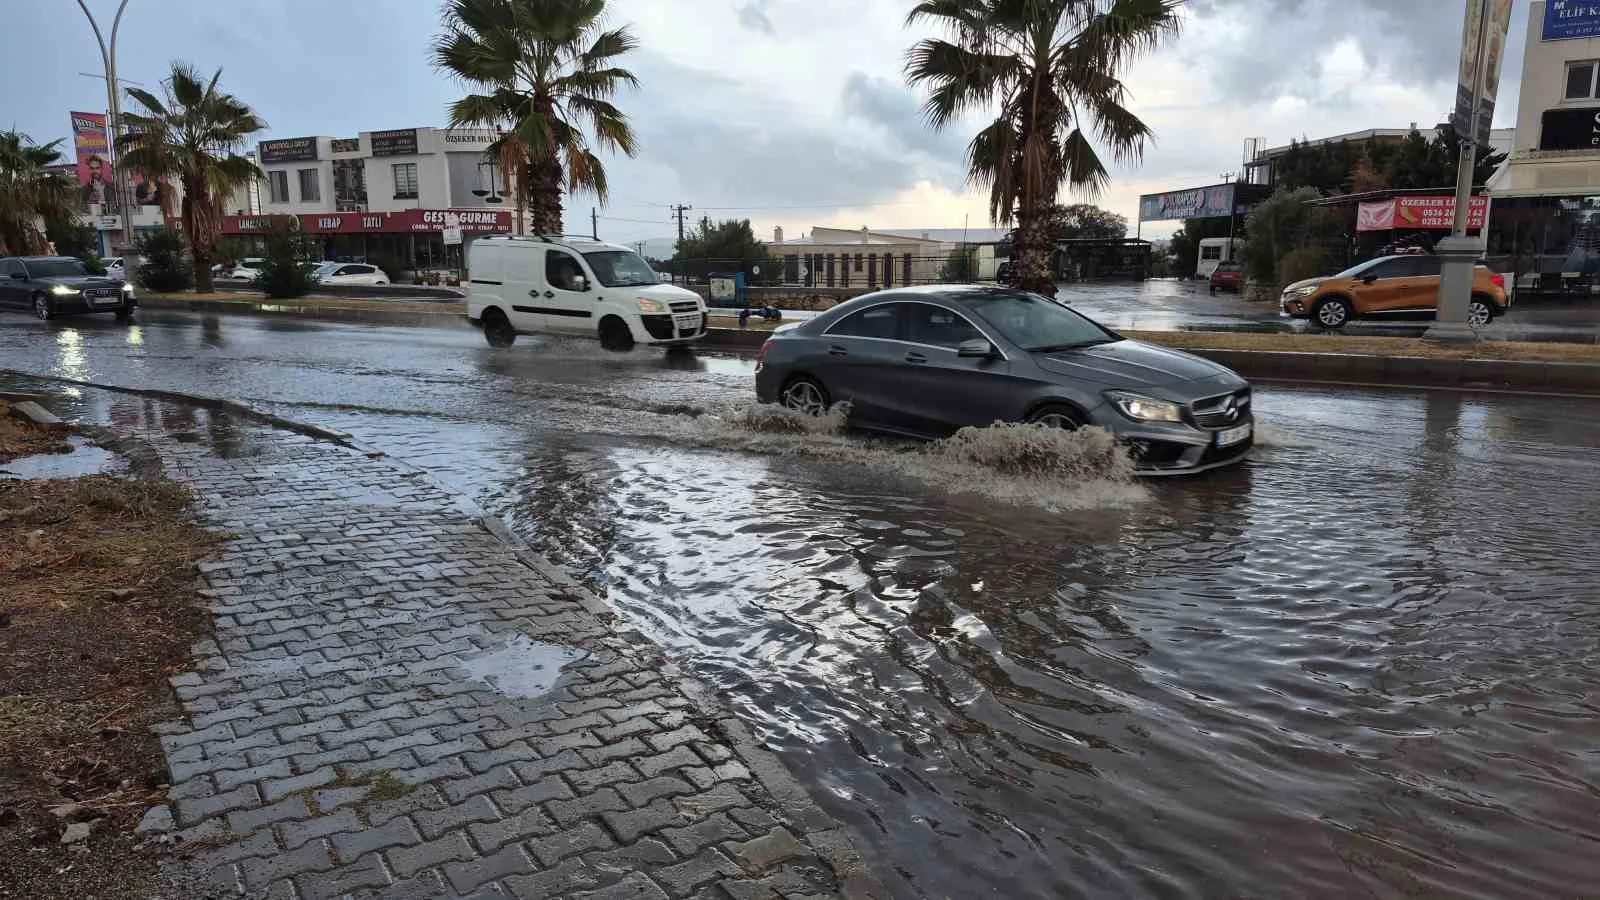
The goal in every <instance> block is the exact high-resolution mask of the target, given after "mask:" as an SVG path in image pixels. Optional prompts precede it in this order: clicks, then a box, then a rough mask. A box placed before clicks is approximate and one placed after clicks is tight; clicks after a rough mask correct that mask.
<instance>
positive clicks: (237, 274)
mask: <svg viewBox="0 0 1600 900" xmlns="http://www.w3.org/2000/svg"><path fill="white" fill-rule="evenodd" d="M265 262H266V260H264V259H262V258H261V257H259V256H252V257H250V258H248V259H241V260H239V262H238V263H236V264H235V265H234V266H233V268H231V269H230V268H228V267H227V266H221V265H218V266H212V267H211V272H212V274H213V275H215V276H216V278H217V279H218V280H219V281H251V282H253V281H255V280H256V279H257V278H260V277H261V266H262V265H263V264H264V263H265Z"/></svg>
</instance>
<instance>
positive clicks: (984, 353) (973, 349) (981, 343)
mask: <svg viewBox="0 0 1600 900" xmlns="http://www.w3.org/2000/svg"><path fill="white" fill-rule="evenodd" d="M996 355H997V354H996V352H995V349H994V345H993V344H991V343H989V342H988V341H986V340H984V339H983V338H973V339H972V340H970V341H962V342H961V343H960V345H958V346H957V347H956V356H959V357H961V358H963V359H993V358H994V357H995V356H996Z"/></svg>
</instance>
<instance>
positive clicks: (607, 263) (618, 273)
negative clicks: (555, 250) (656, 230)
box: [552, 250, 661, 287]
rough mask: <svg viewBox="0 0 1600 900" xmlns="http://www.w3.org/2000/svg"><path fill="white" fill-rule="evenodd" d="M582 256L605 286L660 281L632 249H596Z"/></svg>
mask: <svg viewBox="0 0 1600 900" xmlns="http://www.w3.org/2000/svg"><path fill="white" fill-rule="evenodd" d="M552 255H553V254H552ZM583 258H584V259H586V260H588V261H589V268H591V269H593V270H594V277H596V278H598V279H600V283H601V284H603V285H605V286H606V287H633V286H638V285H646V284H660V283H661V279H659V278H657V277H656V273H655V270H653V269H651V268H650V264H649V263H647V262H645V261H644V258H643V257H641V256H640V255H639V254H637V253H634V252H633V251H632V250H596V251H595V252H593V253H585V254H584V255H583Z"/></svg>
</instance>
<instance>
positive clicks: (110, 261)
mask: <svg viewBox="0 0 1600 900" xmlns="http://www.w3.org/2000/svg"><path fill="white" fill-rule="evenodd" d="M100 263H101V264H102V265H104V266H105V267H106V274H107V275H110V276H113V277H115V278H122V279H126V278H127V270H126V269H125V268H123V266H124V265H125V261H124V260H123V258H122V257H120V256H112V257H108V258H106V259H102V260H100Z"/></svg>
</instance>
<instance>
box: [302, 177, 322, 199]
mask: <svg viewBox="0 0 1600 900" xmlns="http://www.w3.org/2000/svg"><path fill="white" fill-rule="evenodd" d="M300 202H301V203H321V202H322V185H321V183H320V182H318V181H317V170H316V169H301V170H300Z"/></svg>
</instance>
